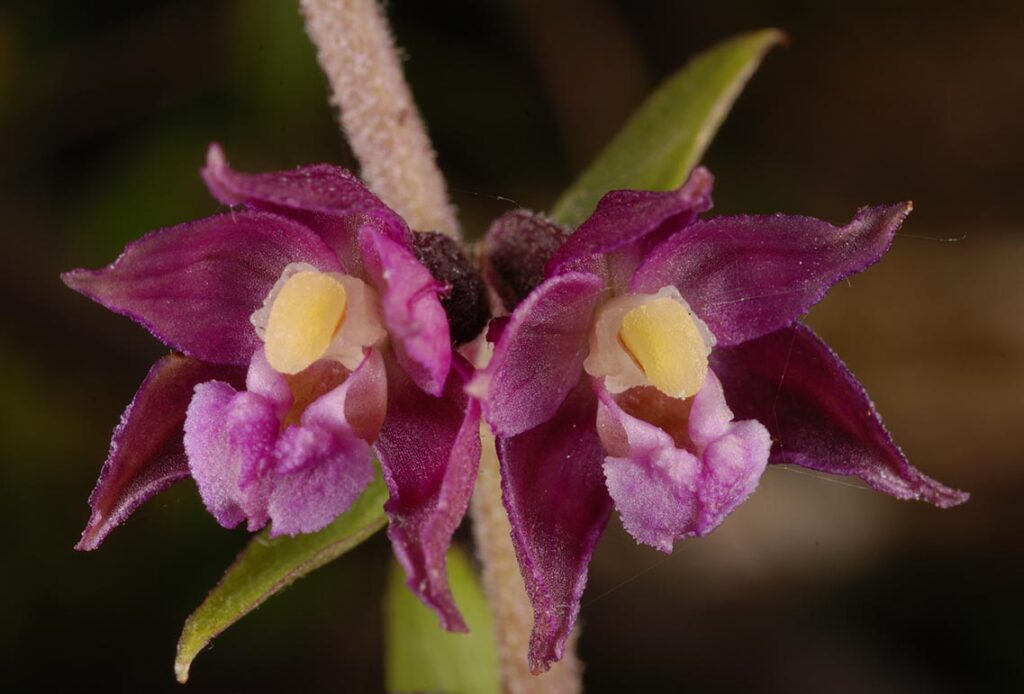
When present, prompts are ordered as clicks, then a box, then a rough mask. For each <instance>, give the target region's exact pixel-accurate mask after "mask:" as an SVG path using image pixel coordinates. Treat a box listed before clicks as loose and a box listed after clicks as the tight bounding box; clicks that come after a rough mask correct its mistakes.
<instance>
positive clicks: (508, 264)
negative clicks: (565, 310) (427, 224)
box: [483, 210, 570, 311]
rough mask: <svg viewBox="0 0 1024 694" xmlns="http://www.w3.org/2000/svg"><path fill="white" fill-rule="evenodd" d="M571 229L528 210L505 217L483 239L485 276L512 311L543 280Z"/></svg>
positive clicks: (497, 221)
mask: <svg viewBox="0 0 1024 694" xmlns="http://www.w3.org/2000/svg"><path fill="white" fill-rule="evenodd" d="M569 234H570V230H569V229H568V228H566V227H563V226H561V225H559V224H556V223H554V222H552V221H551V220H549V219H546V218H544V217H543V216H541V215H539V214H534V213H532V212H528V211H526V210H515V211H513V212H509V213H508V214H505V215H502V216H501V217H500V218H499V219H498V220H496V221H495V222H494V224H492V225H491V228H490V229H489V230H488V232H487V238H486V239H485V240H484V260H483V266H484V276H485V277H486V278H487V281H488V282H489V283H490V285H491V286H492V287H493V288H494V291H496V292H497V293H498V296H499V297H501V301H502V303H503V304H504V305H505V309H506V310H507V311H512V310H514V309H515V307H516V306H518V305H519V302H520V301H522V300H523V299H524V298H526V295H527V294H529V293H530V292H531V291H533V290H534V289H535V288H536V287H537V285H539V284H540V283H541V282H542V281H543V280H544V266H545V265H546V264H547V262H548V261H549V260H550V259H551V256H553V255H554V254H555V251H556V250H558V247H559V246H561V245H562V243H563V242H564V241H565V239H566V238H568V236H569Z"/></svg>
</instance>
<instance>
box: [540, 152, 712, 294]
mask: <svg viewBox="0 0 1024 694" xmlns="http://www.w3.org/2000/svg"><path fill="white" fill-rule="evenodd" d="M713 182H714V178H713V177H712V175H711V173H710V172H709V171H708V170H707V169H705V168H704V167H701V166H698V167H697V168H696V169H694V170H693V173H691V174H690V178H689V179H688V180H687V181H686V183H684V184H683V185H682V186H681V187H680V188H678V189H677V190H670V191H665V192H656V191H648V190H613V191H611V192H610V193H606V194H605V196H604V197H602V198H601V200H600V201H599V202H598V203H597V208H596V209H595V210H594V213H593V214H592V215H590V217H589V218H588V219H587V220H586V221H585V222H583V224H581V225H580V227H579V228H578V229H577V230H576V232H575V233H574V234H573V235H572V236H570V237H569V239H568V240H567V241H566V242H565V243H564V244H563V245H562V247H561V248H559V249H558V252H557V253H556V254H555V256H554V257H553V258H552V259H551V261H550V262H549V263H548V266H547V274H548V276H549V277H550V276H551V275H556V274H559V273H562V272H566V271H567V270H570V269H576V268H578V264H579V263H580V262H581V261H585V260H586V259H588V258H590V257H592V256H598V255H606V254H609V253H612V252H614V251H618V250H623V249H626V248H627V247H629V246H632V245H634V244H636V243H637V242H638V241H640V240H641V239H645V237H647V236H648V235H651V234H654V235H655V237H656V238H655V239H650V240H651V241H656V240H660V239H661V238H664V233H668V232H674V231H676V230H678V229H680V228H682V227H685V226H688V225H690V224H692V223H693V222H694V221H695V220H696V219H697V215H699V214H700V213H701V212H706V211H707V210H709V209H711V188H712V185H713ZM654 232H659V233H657V234H655V233H654ZM648 247H649V246H648Z"/></svg>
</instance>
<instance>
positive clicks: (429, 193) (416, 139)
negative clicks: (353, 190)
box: [300, 0, 582, 694]
mask: <svg viewBox="0 0 1024 694" xmlns="http://www.w3.org/2000/svg"><path fill="white" fill-rule="evenodd" d="M300 3H301V6H302V11H303V14H304V15H305V17H306V29H307V32H308V33H309V36H310V38H311V39H312V41H313V43H314V44H315V45H316V47H317V54H318V57H319V60H320V65H321V67H322V68H323V70H324V72H325V73H326V74H327V77H328V80H329V81H330V83H331V88H332V90H333V97H332V100H333V102H334V104H335V105H336V106H337V107H338V109H339V110H340V113H341V124H342V127H343V129H344V131H345V135H346V137H347V138H348V141H349V144H350V145H351V147H352V150H353V152H354V153H355V155H356V158H357V159H358V160H359V163H360V165H361V166H362V175H363V178H364V179H365V180H366V182H367V183H368V184H369V186H370V188H371V189H372V190H373V192H375V193H376V194H377V195H378V196H380V197H381V198H382V199H383V200H384V201H385V202H386V203H387V204H388V205H390V206H391V207H393V208H394V209H395V210H396V211H397V212H398V213H399V214H401V215H402V216H403V217H404V218H405V220H406V221H407V222H409V224H410V225H411V226H413V227H414V228H417V229H421V230H435V231H440V232H443V233H445V234H448V235H449V236H452V237H453V238H458V237H459V228H458V222H457V221H456V219H455V211H454V209H453V208H452V206H451V203H450V202H449V201H448V196H447V190H446V187H445V182H444V178H443V177H442V175H441V172H440V170H439V169H438V167H437V162H436V157H435V153H434V150H433V147H432V146H431V144H430V139H429V138H428V136H427V131H426V128H425V127H424V125H423V121H422V119H421V118H420V115H419V111H418V110H417V109H416V104H415V103H414V102H413V99H412V93H411V91H410V89H409V86H408V84H407V83H406V82H405V78H404V77H403V75H402V69H401V64H400V60H399V57H398V53H397V52H396V50H395V44H394V41H393V39H392V37H391V32H390V30H389V28H388V24H387V19H386V17H385V16H384V13H383V11H382V10H381V7H380V5H379V4H378V2H377V0H300ZM482 433H483V434H484V440H483V457H482V460H481V461H480V474H479V478H478V480H477V485H476V490H475V492H474V495H473V502H472V506H471V508H470V515H471V517H472V519H473V529H474V536H475V538H476V542H477V545H478V548H479V556H480V560H481V562H482V564H483V574H484V587H485V589H486V591H487V595H488V598H489V601H490V603H491V609H492V611H493V613H494V618H495V623H496V627H495V629H496V637H497V641H498V650H499V653H500V659H501V677H502V688H503V690H504V691H505V692H508V693H509V694H527V693H531V692H551V693H553V694H575V693H576V692H579V691H580V690H581V688H582V687H581V684H580V666H579V662H578V661H577V660H576V657H575V654H574V651H575V648H574V646H575V643H574V642H575V639H570V641H569V643H568V644H567V645H566V653H565V657H564V658H563V660H562V661H561V662H559V663H556V664H555V665H554V666H553V667H552V668H551V670H550V671H548V672H547V673H545V674H544V675H542V676H540V677H537V676H534V675H531V674H530V670H529V666H528V664H527V658H526V654H527V650H528V644H529V640H530V628H531V626H532V623H533V610H532V608H531V606H530V601H529V598H528V597H527V595H526V588H525V586H524V584H523V579H522V577H521V576H520V574H519V567H518V565H517V563H516V557H515V551H514V549H513V548H512V540H511V528H510V526H509V522H508V519H507V517H506V516H505V510H504V508H503V506H502V503H501V482H500V475H499V471H498V462H497V455H496V453H495V449H494V438H493V436H491V434H490V431H489V430H486V429H485V430H484V431H483V432H482Z"/></svg>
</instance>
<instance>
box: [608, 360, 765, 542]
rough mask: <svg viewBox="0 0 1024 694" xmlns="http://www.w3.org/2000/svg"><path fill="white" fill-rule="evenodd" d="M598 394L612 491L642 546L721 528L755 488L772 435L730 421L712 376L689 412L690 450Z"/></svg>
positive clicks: (748, 424)
mask: <svg viewBox="0 0 1024 694" xmlns="http://www.w3.org/2000/svg"><path fill="white" fill-rule="evenodd" d="M595 390H596V391H597V394H598V397H599V398H600V402H601V407H600V409H599V414H598V431H599V432H600V435H601V440H602V442H603V443H604V446H605V450H606V451H607V452H608V453H609V456H608V457H607V458H605V462H604V473H605V478H606V480H607V483H608V492H609V493H610V494H611V497H612V499H613V500H614V501H615V508H616V510H618V512H619V516H620V517H621V518H622V524H623V525H624V526H625V528H626V530H627V531H629V534H630V535H632V536H633V538H634V539H636V541H637V542H643V543H645V544H648V545H651V546H652V547H655V548H656V549H660V550H661V551H663V552H671V551H672V544H673V543H674V542H676V541H678V540H681V539H683V538H687V537H700V536H703V535H707V534H708V533H709V532H711V531H712V530H714V529H715V528H717V527H718V526H719V525H721V523H722V521H724V520H725V518H726V516H728V515H729V514H730V513H732V512H733V510H735V509H736V507H737V506H739V505H740V504H741V503H743V502H744V501H745V500H746V499H747V497H749V496H750V495H751V494H752V493H753V491H754V489H755V488H756V487H757V483H758V481H759V480H760V479H761V473H763V472H764V468H765V465H767V463H768V451H769V449H770V447H771V439H770V437H769V436H768V431H767V430H766V429H765V428H764V427H763V426H762V425H761V424H760V423H758V422H756V421H752V420H746V421H741V422H734V421H732V419H733V417H732V412H730V411H729V408H728V407H727V406H726V404H725V399H724V398H723V396H722V387H721V385H720V384H719V382H718V379H717V378H715V374H714V373H713V372H710V371H709V372H708V377H707V380H706V381H705V382H704V386H703V387H702V388H701V390H700V392H699V393H697V395H696V397H695V398H694V400H693V406H692V407H691V408H690V412H689V422H688V433H689V439H690V444H691V445H692V447H693V450H687V449H686V448H682V447H678V446H677V444H676V442H675V441H673V438H672V436H670V435H669V434H668V433H667V432H666V431H664V430H663V429H660V428H658V427H657V426H655V425H654V424H650V423H648V422H646V421H644V420H642V419H639V418H637V417H634V416H632V415H630V414H629V413H627V412H626V411H625V410H624V409H623V408H621V407H620V406H619V404H618V403H617V402H616V401H615V399H614V398H613V397H612V396H611V394H610V393H608V392H607V391H605V390H604V388H603V387H601V386H600V385H596V387H595ZM680 424H681V423H680Z"/></svg>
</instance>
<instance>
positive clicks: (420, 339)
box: [359, 230, 452, 395]
mask: <svg viewBox="0 0 1024 694" xmlns="http://www.w3.org/2000/svg"><path fill="white" fill-rule="evenodd" d="M359 243H360V246H361V248H362V251H363V261H364V265H365V269H366V274H367V276H368V277H369V279H370V282H371V283H372V284H373V285H374V286H375V287H376V289H377V292H378V294H379V295H380V306H381V314H382V317H383V318H384V324H385V325H386V326H387V329H388V333H389V334H390V337H391V340H392V344H393V345H394V348H395V354H396V355H397V356H398V363H399V364H401V365H402V368H403V369H405V371H406V373H408V374H409V377H410V378H412V380H413V381H414V382H415V383H416V385H418V386H419V387H420V388H422V389H423V390H424V391H425V392H427V393H429V394H431V395H440V394H441V391H442V389H443V388H444V383H445V380H446V379H447V378H448V370H449V369H450V368H451V363H452V345H451V336H450V334H449V332H448V317H447V315H446V314H445V311H444V307H442V306H441V302H440V300H439V299H438V296H437V294H438V290H439V289H440V288H441V287H440V285H439V284H438V282H437V281H436V280H435V279H434V277H433V276H432V275H431V274H430V271H429V270H427V268H425V267H424V266H423V265H422V264H421V263H420V262H419V261H418V260H417V259H416V256H415V255H413V254H412V252H411V251H410V250H409V249H407V248H405V247H404V246H402V245H401V244H399V243H396V242H395V241H393V240H392V239H390V238H388V237H386V236H384V235H382V234H379V233H377V232H374V231H371V230H364V231H363V232H362V233H361V234H360V236H359Z"/></svg>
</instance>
